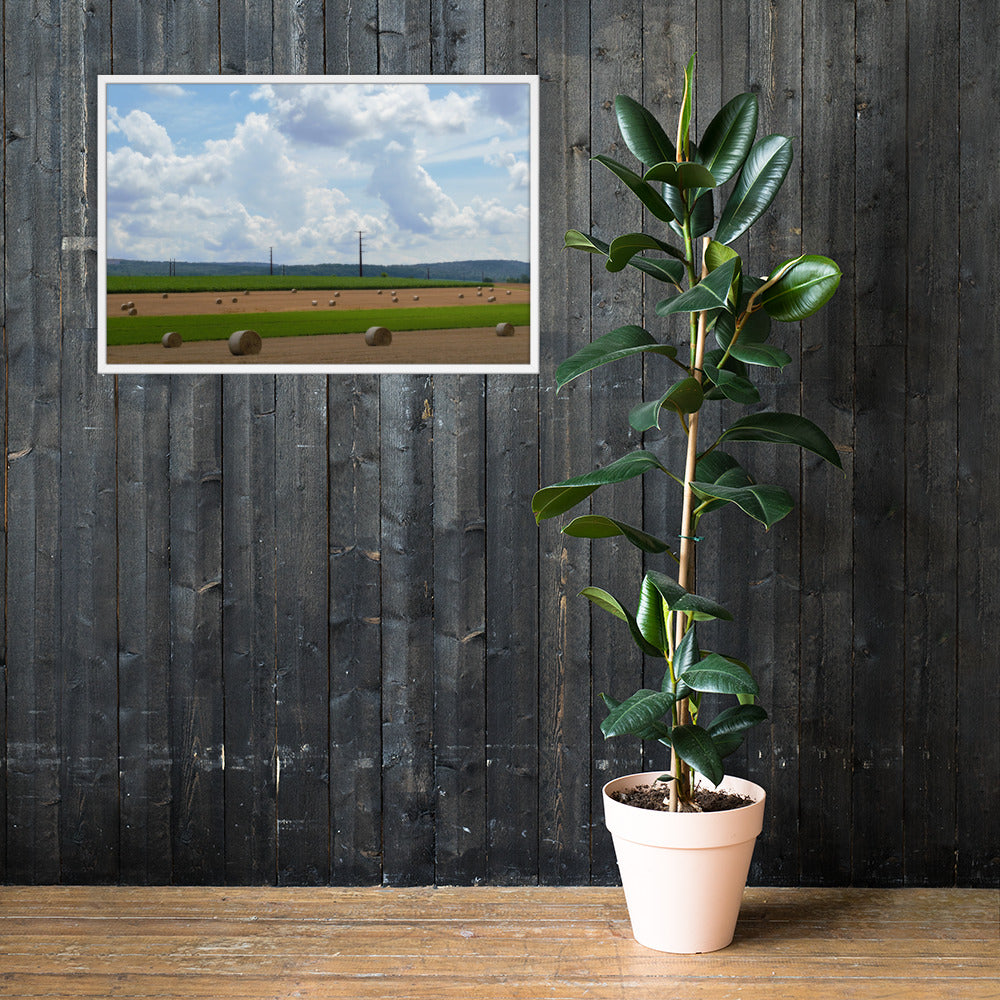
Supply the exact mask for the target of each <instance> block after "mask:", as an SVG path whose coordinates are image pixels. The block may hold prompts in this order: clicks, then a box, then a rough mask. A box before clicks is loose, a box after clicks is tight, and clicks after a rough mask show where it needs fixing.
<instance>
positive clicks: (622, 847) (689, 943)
mask: <svg viewBox="0 0 1000 1000" xmlns="http://www.w3.org/2000/svg"><path fill="white" fill-rule="evenodd" d="M662 773H663V772H662V771H648V772H646V773H643V774H628V775H625V776H624V777H621V778H615V779H614V780H613V781H609V782H608V783H607V784H606V785H605V786H604V818H605V823H606V824H607V827H608V830H609V831H610V832H611V836H612V839H613V840H614V844H615V854H616V855H617V857H618V868H619V869H620V871H621V877H622V886H623V888H624V889H625V901H626V903H627V904H628V913H629V919H630V920H631V921H632V934H633V935H634V936H635V939H636V941H638V942H639V943H640V944H642V945H645V946H646V947H647V948H654V949H655V950H656V951H668V952H673V953H675V954H695V953H699V952H706V951H718V950H719V949H720V948H725V947H726V945H728V944H729V943H730V942H731V941H732V940H733V934H734V933H735V931H736V920H737V918H738V917H739V912H740V903H741V901H742V899H743V889H744V888H745V886H746V881H747V875H748V873H749V871H750V858H751V857H752V856H753V848H754V842H755V841H756V839H757V836H758V835H759V834H760V831H761V830H762V829H763V823H764V799H765V795H764V789H763V788H761V787H760V785H755V784H754V783H753V782H752V781H745V780H744V779H742V778H731V777H726V778H725V779H723V782H722V784H721V785H719V791H722V792H731V793H733V794H737V795H747V796H750V797H751V798H752V799H753V800H754V801H753V802H752V803H751V804H750V805H747V806H743V807H742V808H739V809H727V810H723V811H721V812H707V813H669V812H656V811H654V810H651V809H640V808H638V807H637V806H628V805H624V804H622V803H621V802H616V801H615V800H614V799H613V798H611V796H610V794H609V793H610V792H613V791H621V790H623V789H626V788H632V787H635V786H636V785H649V784H652V783H653V782H655V781H656V779H657V778H658V777H659V776H660V775H661V774H662Z"/></svg>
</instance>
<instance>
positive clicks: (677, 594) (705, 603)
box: [643, 570, 733, 621]
mask: <svg viewBox="0 0 1000 1000" xmlns="http://www.w3.org/2000/svg"><path fill="white" fill-rule="evenodd" d="M647 580H648V581H649V583H650V584H651V585H652V586H653V587H654V588H655V589H656V590H657V592H658V593H659V594H660V596H661V597H662V598H663V600H664V601H666V604H667V607H668V608H669V609H670V610H671V611H685V612H689V613H691V614H692V615H693V616H694V619H695V621H708V620H711V619H713V618H719V619H722V620H724V621H732V620H733V616H732V615H731V614H730V613H729V612H728V611H727V610H726V609H725V608H724V607H722V605H721V604H716V603H715V601H711V600H709V599H708V598H707V597H699V596H698V595H697V594H692V593H691V592H690V591H688V590H685V589H684V588H683V587H682V586H681V585H680V584H679V583H678V582H677V581H676V580H671V579H670V577H669V576H664V575H663V573H658V572H657V571H656V570H650V571H649V572H648V573H647V574H646V576H645V577H644V578H643V585H644V586H645V584H646V581H647Z"/></svg>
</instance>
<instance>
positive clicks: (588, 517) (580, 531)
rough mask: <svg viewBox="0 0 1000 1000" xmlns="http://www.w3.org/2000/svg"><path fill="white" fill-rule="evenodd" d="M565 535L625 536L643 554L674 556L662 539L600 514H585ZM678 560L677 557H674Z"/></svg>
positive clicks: (577, 536) (577, 518)
mask: <svg viewBox="0 0 1000 1000" xmlns="http://www.w3.org/2000/svg"><path fill="white" fill-rule="evenodd" d="M562 532H563V534H564V535H571V536H573V537H574V538H615V537H617V536H624V537H625V538H626V539H627V540H628V541H629V542H631V543H632V544H633V545H634V546H635V547H636V548H637V549H641V550H642V551H643V552H651V553H654V554H659V553H661V552H669V553H670V555H672V556H673V555H674V553H673V551H672V550H671V548H670V546H669V545H667V543H666V542H665V541H663V539H661V538H657V537H656V536H655V535H651V534H649V532H647V531H643V530H642V529H641V528H637V527H635V525H632V524H626V523H625V522H624V521H618V520H615V519H614V518H613V517H602V516H600V515H598V514H584V515H583V516H582V517H575V518H573V520H572V521H570V522H569V524H567V525H566V527H565V528H563V529H562ZM674 558H676V556H674Z"/></svg>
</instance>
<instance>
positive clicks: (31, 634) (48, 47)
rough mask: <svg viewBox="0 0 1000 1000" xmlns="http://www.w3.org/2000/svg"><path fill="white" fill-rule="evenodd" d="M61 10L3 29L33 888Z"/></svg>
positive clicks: (53, 741) (56, 434)
mask: <svg viewBox="0 0 1000 1000" xmlns="http://www.w3.org/2000/svg"><path fill="white" fill-rule="evenodd" d="M59 7H60V5H59V4H57V3H51V2H50V3H44V2H43V3H39V4H34V5H31V6H28V5H25V4H18V5H12V6H11V9H10V10H8V11H6V13H5V18H4V25H3V27H4V55H5V65H4V74H5V90H4V101H5V106H4V127H5V136H4V143H5V145H4V155H5V161H4V167H5V170H4V211H5V228H6V244H5V261H4V265H5V266H4V275H5V292H6V300H7V309H6V315H5V320H6V331H5V333H6V337H5V354H6V358H5V360H6V369H7V387H6V388H7V407H6V409H7V456H6V464H7V483H6V486H7V494H6V512H7V513H6V523H7V539H8V542H7V567H6V568H7V583H8V592H7V641H6V647H7V705H6V708H7V729H6V739H7V823H8V836H7V878H8V879H10V880H11V881H13V882H25V883H33V882H57V881H59V878H60V874H61V871H60V846H61V845H60V823H61V815H62V810H61V803H60V761H61V746H62V741H63V734H62V733H61V732H60V688H61V683H62V669H61V655H60V653H61V642H60V637H59V622H60V620H61V610H60V603H59V602H60V587H59V496H60V479H59V460H60V455H59V448H60V418H61V414H60V408H59V400H60V395H61V391H60V387H61V374H62V373H61V364H60V339H61V338H60V316H59V267H60V236H61V231H62V227H61V225H60V222H61V220H60V195H59V178H60V173H59V168H60V156H61V144H60V140H61V130H60V102H61V97H62V84H61V81H60V77H59V50H60V45H59V35H58V31H59ZM11 584H13V586H12V585H11Z"/></svg>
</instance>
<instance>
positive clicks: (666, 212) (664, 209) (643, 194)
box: [592, 156, 674, 222]
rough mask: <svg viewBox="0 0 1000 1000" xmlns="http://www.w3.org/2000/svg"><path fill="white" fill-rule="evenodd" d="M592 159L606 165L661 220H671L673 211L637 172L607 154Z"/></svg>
mask: <svg viewBox="0 0 1000 1000" xmlns="http://www.w3.org/2000/svg"><path fill="white" fill-rule="evenodd" d="M592 159H594V160H596V161H597V162H598V163H600V164H602V165H603V166H605V167H607V168H608V169H609V170H610V171H611V172H612V173H613V174H614V175H615V176H616V177H617V178H618V179H619V180H620V181H622V183H623V184H624V185H625V186H626V187H627V188H628V189H629V190H630V191H631V192H632V193H633V194H634V195H635V196H636V197H637V198H638V199H639V201H641V202H642V203H643V205H645V206H646V208H648V209H649V211H650V212H652V214H653V215H654V216H656V218H657V219H659V220H660V221H661V222H671V221H673V218H674V213H673V212H671V211H670V208H669V206H668V205H667V203H666V202H665V201H664V200H663V198H662V197H661V196H660V195H659V194H657V193H656V190H655V188H652V187H650V186H649V185H648V184H647V183H646V182H645V181H644V180H643V179H642V178H641V177H640V176H639V175H638V174H637V173H635V172H633V171H631V170H629V168H628V167H626V166H625V165H624V164H621V163H619V162H618V161H617V160H612V159H611V157H609V156H594V157H592Z"/></svg>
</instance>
